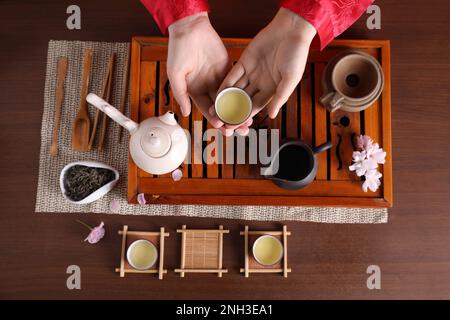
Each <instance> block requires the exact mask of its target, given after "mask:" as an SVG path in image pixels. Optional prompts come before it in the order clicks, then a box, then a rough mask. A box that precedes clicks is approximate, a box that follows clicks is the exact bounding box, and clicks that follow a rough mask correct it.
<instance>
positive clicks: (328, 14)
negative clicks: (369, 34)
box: [280, 0, 374, 50]
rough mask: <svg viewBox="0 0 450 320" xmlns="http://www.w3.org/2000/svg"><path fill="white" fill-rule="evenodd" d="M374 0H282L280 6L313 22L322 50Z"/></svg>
mask: <svg viewBox="0 0 450 320" xmlns="http://www.w3.org/2000/svg"><path fill="white" fill-rule="evenodd" d="M373 2H374V0H282V1H281V4H280V6H281V7H283V8H286V9H288V10H291V11H293V12H295V13H296V14H298V15H299V16H301V17H302V18H303V19H305V20H306V21H308V22H309V23H311V24H312V25H313V26H314V28H316V30H317V34H318V35H319V38H320V50H322V49H323V48H325V47H326V46H327V45H328V44H329V43H330V42H331V40H333V39H334V38H335V37H337V36H338V35H340V34H341V33H342V32H344V31H345V30H346V29H347V28H348V27H350V26H351V25H352V24H353V23H354V22H355V21H356V20H357V19H358V18H359V17H360V16H361V15H362V14H363V13H364V11H366V9H367V7H368V6H370V5H371V4H372V3H373Z"/></svg>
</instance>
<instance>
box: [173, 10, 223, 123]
mask: <svg viewBox="0 0 450 320" xmlns="http://www.w3.org/2000/svg"><path fill="white" fill-rule="evenodd" d="M230 68H231V63H230V59H229V57H228V53H227V51H226V49H225V46H224V44H223V42H222V40H221V39H220V37H219V35H218V34H217V33H216V31H215V30H214V29H213V27H212V26H211V23H210V22H209V18H208V14H207V13H206V12H202V13H198V14H195V15H192V16H189V17H186V18H184V19H181V20H178V21H176V22H175V23H173V24H171V25H170V26H169V52H168V57H167V74H168V77H169V81H170V85H171V88H172V93H173V95H174V97H175V99H176V100H177V102H178V104H179V105H180V109H181V113H182V114H183V116H185V117H186V116H188V115H189V114H190V113H191V102H190V100H189V97H191V98H192V100H193V101H194V103H195V104H196V105H197V107H198V108H199V109H200V111H201V113H202V114H203V116H204V117H205V118H206V119H207V120H208V121H209V122H210V123H211V125H212V126H213V127H215V128H220V127H222V126H223V122H222V121H220V120H219V118H218V117H217V116H215V115H211V114H210V113H209V112H208V110H209V109H210V107H211V106H212V105H214V100H215V98H216V94H217V90H218V89H219V85H220V83H221V82H222V81H223V79H224V78H225V75H226V74H227V73H228V71H229V70H230Z"/></svg>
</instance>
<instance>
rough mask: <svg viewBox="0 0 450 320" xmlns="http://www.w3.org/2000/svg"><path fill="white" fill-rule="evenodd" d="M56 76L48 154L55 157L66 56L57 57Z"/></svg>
mask: <svg viewBox="0 0 450 320" xmlns="http://www.w3.org/2000/svg"><path fill="white" fill-rule="evenodd" d="M57 68H58V69H57V77H56V97H55V124H54V127H53V139H52V145H51V146H50V154H51V155H52V156H53V157H56V155H57V154H58V133H59V125H60V122H61V108H62V102H63V97H64V82H65V80H66V75H67V57H59V58H58V67H57Z"/></svg>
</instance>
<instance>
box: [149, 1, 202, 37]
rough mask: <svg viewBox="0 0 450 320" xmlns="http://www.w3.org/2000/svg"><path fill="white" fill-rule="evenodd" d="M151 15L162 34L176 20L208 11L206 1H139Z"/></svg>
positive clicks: (165, 32)
mask: <svg viewBox="0 0 450 320" xmlns="http://www.w3.org/2000/svg"><path fill="white" fill-rule="evenodd" d="M141 2H142V4H143V5H144V6H145V7H146V8H147V10H148V11H149V12H150V13H151V14H152V16H153V18H154V19H155V21H156V23H157V24H158V27H159V29H161V31H162V33H164V34H167V28H168V27H169V26H170V25H171V24H172V23H174V22H175V21H177V20H180V19H182V18H185V17H188V16H191V15H193V14H196V13H200V12H204V11H208V3H207V2H206V0H141Z"/></svg>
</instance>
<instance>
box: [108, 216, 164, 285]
mask: <svg viewBox="0 0 450 320" xmlns="http://www.w3.org/2000/svg"><path fill="white" fill-rule="evenodd" d="M118 234H119V235H122V249H121V255H120V267H119V268H116V269H115V271H116V272H118V273H119V274H120V277H122V278H123V277H125V273H157V274H158V278H159V279H160V280H162V278H163V274H164V273H167V269H164V239H165V237H168V236H169V233H168V232H165V231H164V227H161V228H160V231H159V232H147V231H128V226H127V225H124V226H123V229H122V230H119V232H118ZM140 239H145V240H148V241H150V242H151V243H153V244H154V245H155V246H156V247H157V248H159V250H158V251H159V252H158V260H157V261H156V263H155V265H154V266H153V267H152V268H150V269H148V270H136V269H134V268H133V267H132V266H130V264H129V263H128V261H127V259H126V253H127V248H128V246H129V245H130V244H131V243H133V242H134V241H136V240H140Z"/></svg>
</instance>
